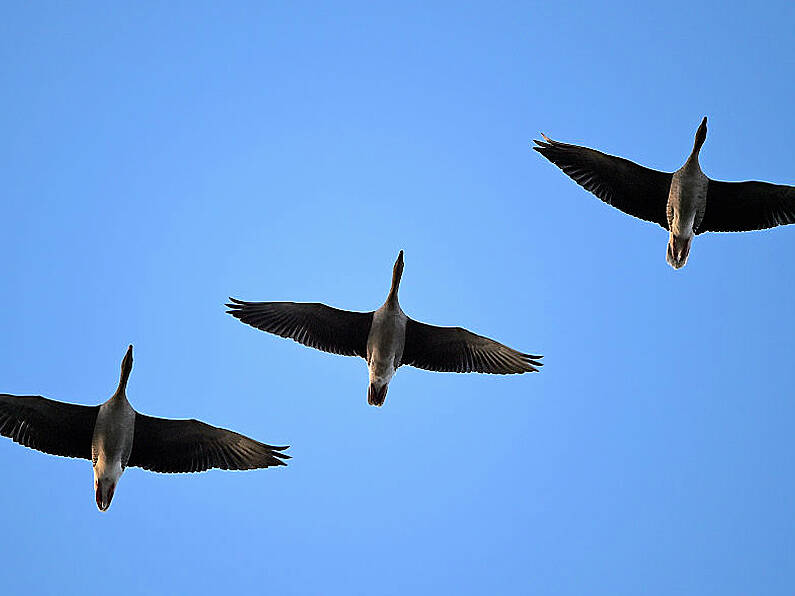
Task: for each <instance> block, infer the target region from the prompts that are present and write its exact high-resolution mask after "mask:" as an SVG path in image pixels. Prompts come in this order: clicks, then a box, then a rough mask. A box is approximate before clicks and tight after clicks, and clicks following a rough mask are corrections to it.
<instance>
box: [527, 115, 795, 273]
mask: <svg viewBox="0 0 795 596" xmlns="http://www.w3.org/2000/svg"><path fill="white" fill-rule="evenodd" d="M542 136H543V137H544V141H534V143H536V145H537V146H535V147H533V149H535V150H536V151H538V152H539V153H540V154H541V155H543V156H544V157H546V158H547V159H548V160H549V161H551V162H552V163H553V164H555V165H556V166H558V167H559V168H560V169H561V170H563V172H564V173H565V174H566V175H567V176H569V177H570V178H572V179H573V180H574V181H575V182H576V183H577V184H579V185H580V186H582V187H583V188H584V189H585V190H587V191H590V192H592V193H593V194H595V195H596V196H597V197H599V198H600V199H601V200H603V201H604V202H605V203H607V204H608V205H612V206H613V207H616V208H617V209H620V210H621V211H623V212H624V213H628V214H629V215H633V216H635V217H639V218H640V219H645V220H647V221H651V222H654V223H657V224H660V225H661V226H662V227H663V228H665V229H666V230H668V232H669V233H670V237H669V240H668V250H667V253H666V260H667V261H668V263H669V264H670V265H671V266H672V267H673V268H674V269H680V268H681V267H684V266H685V263H686V262H687V256H688V253H689V252H690V243H691V241H692V240H693V235H694V234H702V233H704V232H744V231H750V230H762V229H766V228H773V227H775V226H782V225H787V224H791V223H795V187H793V186H786V185H782V184H769V183H767V182H753V181H748V182H720V181H718V180H712V179H711V178H707V176H705V175H704V173H703V172H702V171H701V167H700V166H699V163H698V154H699V152H700V151H701V146H702V145H703V144H704V140H705V139H706V138H707V118H706V116H705V117H704V119H703V120H702V121H701V125H700V126H699V127H698V130H697V131H696V139H695V143H694V145H693V151H692V152H691V153H690V156H689V157H688V158H687V161H685V164H684V165H683V166H682V167H681V168H679V169H678V170H677V171H675V172H673V173H668V172H659V171H657V170H651V169H649V168H644V167H643V166H640V165H638V164H636V163H634V162H631V161H629V160H626V159H623V158H621V157H615V156H613V155H607V154H605V153H602V152H600V151H596V150H594V149H589V148H587V147H580V146H578V145H569V144H567V143H561V142H559V141H553V140H552V139H550V138H549V137H547V136H546V135H542Z"/></svg>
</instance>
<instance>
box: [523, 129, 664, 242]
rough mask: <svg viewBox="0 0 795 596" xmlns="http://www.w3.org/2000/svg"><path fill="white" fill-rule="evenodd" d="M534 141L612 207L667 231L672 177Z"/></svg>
mask: <svg viewBox="0 0 795 596" xmlns="http://www.w3.org/2000/svg"><path fill="white" fill-rule="evenodd" d="M544 139H545V140H544V141H534V143H536V145H537V146H536V147H533V149H535V150H536V151H538V152H539V153H540V154H541V155H543V156H544V157H546V158H547V159H548V160H549V161H551V162H552V163H553V164H555V165H556V166H558V167H559V168H560V169H561V170H563V173H565V174H566V175H567V176H569V177H570V178H571V179H572V180H574V181H575V182H576V183H577V184H579V185H580V186H582V187H583V188H584V189H585V190H587V191H588V192H591V193H593V194H594V195H596V196H597V197H599V198H600V199H601V200H602V201H604V202H605V203H607V204H608V205H612V206H613V207H615V208H616V209H619V210H621V211H623V212H624V213H628V214H629V215H632V216H634V217H638V218H640V219H645V220H646V221H651V222H654V223H656V224H658V225H660V226H662V227H663V228H665V229H666V230H667V229H668V217H667V214H666V205H667V204H668V193H669V191H670V188H671V174H670V173H668V172H660V171H658V170H652V169H650V168H645V167H643V166H641V165H638V164H636V163H635V162H632V161H629V160H628V159H624V158H623V157H616V156H614V155H608V154H606V153H602V152H601V151H596V150H595V149H589V148H588V147H581V146H579V145H569V144H568V143H561V142H559V141H553V140H552V139H550V138H548V137H546V136H544Z"/></svg>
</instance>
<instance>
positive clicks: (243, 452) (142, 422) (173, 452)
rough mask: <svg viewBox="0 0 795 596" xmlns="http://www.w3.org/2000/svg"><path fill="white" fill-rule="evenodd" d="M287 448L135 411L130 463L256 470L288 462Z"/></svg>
mask: <svg viewBox="0 0 795 596" xmlns="http://www.w3.org/2000/svg"><path fill="white" fill-rule="evenodd" d="M285 449H287V447H286V446H285V447H274V446H273V445H266V444H265V443H260V442H259V441H255V440H254V439H250V438H248V437H246V436H244V435H241V434H239V433H236V432H232V431H231V430H225V429H223V428H217V427H215V426H210V425H209V424H205V423H204V422H199V421H198V420H168V419H166V418H154V417H153V416H146V415H144V414H138V413H136V414H135V435H134V438H133V447H132V452H131V453H130V459H129V461H128V462H127V465H128V466H135V467H138V468H143V469H145V470H150V471H151V472H163V473H177V472H203V471H205V470H209V469H211V468H220V469H222V470H253V469H256V468H268V467H270V466H284V465H286V464H285V463H284V462H283V461H282V460H283V459H290V456H289V455H286V454H284V453H280V452H281V451H283V450H285Z"/></svg>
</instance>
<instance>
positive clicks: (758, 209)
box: [697, 180, 795, 234]
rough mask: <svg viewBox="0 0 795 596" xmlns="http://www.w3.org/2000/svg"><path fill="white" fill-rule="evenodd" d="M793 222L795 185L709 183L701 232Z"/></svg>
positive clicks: (772, 225) (725, 230)
mask: <svg viewBox="0 0 795 596" xmlns="http://www.w3.org/2000/svg"><path fill="white" fill-rule="evenodd" d="M791 223H795V186H786V185H783V184H770V183H768V182H755V181H747V182H720V181H719V180H710V181H709V186H708V187H707V209H706V212H705V213H704V219H703V220H702V222H701V225H700V226H699V228H698V232H697V233H699V234H701V233H702V232H746V231H751V230H764V229H766V228H774V227H776V226H785V225H788V224H791Z"/></svg>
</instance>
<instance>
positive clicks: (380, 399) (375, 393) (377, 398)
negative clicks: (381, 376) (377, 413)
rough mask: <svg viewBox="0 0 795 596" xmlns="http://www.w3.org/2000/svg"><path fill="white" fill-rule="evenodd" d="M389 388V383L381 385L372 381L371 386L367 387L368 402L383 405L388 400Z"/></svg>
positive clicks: (373, 404)
mask: <svg viewBox="0 0 795 596" xmlns="http://www.w3.org/2000/svg"><path fill="white" fill-rule="evenodd" d="M387 389H389V384H386V385H381V386H380V387H379V386H378V385H376V384H375V383H370V386H369V387H368V388H367V403H368V404H370V405H371V406H378V407H381V406H383V405H384V401H385V400H386V390H387Z"/></svg>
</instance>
